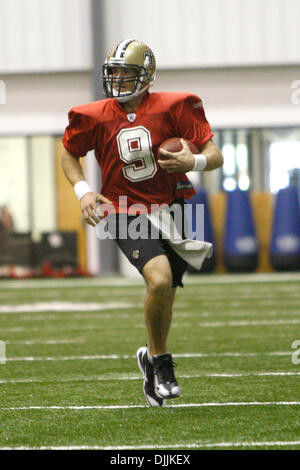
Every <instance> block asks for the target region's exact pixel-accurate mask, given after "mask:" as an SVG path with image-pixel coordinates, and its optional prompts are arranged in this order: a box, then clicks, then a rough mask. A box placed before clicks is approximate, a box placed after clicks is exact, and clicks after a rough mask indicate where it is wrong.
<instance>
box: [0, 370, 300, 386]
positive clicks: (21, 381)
mask: <svg viewBox="0 0 300 470" xmlns="http://www.w3.org/2000/svg"><path fill="white" fill-rule="evenodd" d="M298 375H300V372H249V373H248V372H247V373H239V374H227V373H220V374H217V373H211V374H194V375H177V377H178V378H179V379H200V378H205V377H214V378H236V377H279V376H280V377H292V376H298ZM123 380H124V381H127V380H128V381H130V380H143V378H142V377H141V376H133V375H131V376H120V375H118V376H117V375H115V376H109V377H104V376H102V377H101V376H100V377H93V376H91V377H73V378H72V377H70V378H66V379H56V378H52V379H49V380H47V379H8V380H5V379H0V384H26V383H49V382H54V383H61V382H106V381H108V382H110V381H112V382H114V381H123Z"/></svg>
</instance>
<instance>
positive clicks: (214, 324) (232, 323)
mask: <svg viewBox="0 0 300 470" xmlns="http://www.w3.org/2000/svg"><path fill="white" fill-rule="evenodd" d="M85 318H86V317H85ZM99 320H101V317H99ZM299 324H300V319H289V320H286V319H283V320H245V321H243V320H242V321H222V322H198V323H197V324H195V323H193V324H191V323H190V324H189V323H184V324H182V323H178V324H176V323H174V324H173V325H172V328H190V327H193V328H195V326H198V327H199V328H219V327H232V326H237V327H241V326H265V325H299ZM102 328H104V326H103V325H101V324H98V325H80V326H77V327H76V326H65V325H64V326H63V327H62V328H61V329H62V330H63V331H67V330H71V331H84V330H99V329H102ZM105 328H112V329H116V326H115V324H112V325H111V326H106V327H105ZM127 328H128V325H127V324H126V323H124V324H122V325H118V326H117V329H127ZM130 328H145V326H144V324H136V325H131V326H130ZM1 331H3V332H4V331H5V332H18V331H19V332H22V331H26V332H28V331H30V332H33V331H57V327H48V326H44V327H30V329H29V328H28V327H22V326H14V327H6V326H4V327H1Z"/></svg>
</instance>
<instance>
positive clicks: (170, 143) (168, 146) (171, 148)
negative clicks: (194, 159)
mask: <svg viewBox="0 0 300 470" xmlns="http://www.w3.org/2000/svg"><path fill="white" fill-rule="evenodd" d="M184 140H185V139H184ZM185 142H186V143H187V145H188V146H189V149H190V151H191V152H192V153H200V152H199V149H198V148H197V147H196V145H195V144H193V142H191V141H190V140H185ZM182 148H183V147H182V143H181V139H180V137H171V138H170V139H167V140H165V141H164V142H163V143H162V144H160V146H159V149H158V156H159V159H160V160H166V159H167V158H168V157H166V156H165V155H163V154H162V153H161V152H160V149H164V150H167V151H168V152H180V150H182Z"/></svg>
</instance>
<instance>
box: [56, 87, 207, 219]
mask: <svg viewBox="0 0 300 470" xmlns="http://www.w3.org/2000/svg"><path fill="white" fill-rule="evenodd" d="M212 136H213V133H212V131H211V128H210V125H209V123H208V122H207V120H206V117H205V112H204V109H203V106H202V101H201V99H200V98H199V97H198V96H196V95H192V94H189V93H165V92H162V93H146V95H145V97H144V99H143V101H142V103H141V104H140V106H139V107H138V109H137V111H136V112H135V113H128V112H127V111H125V109H124V108H123V107H122V106H121V105H120V104H119V103H118V102H117V101H116V100H115V99H114V98H110V99H105V100H101V101H95V102H92V103H89V104H86V105H81V106H75V107H74V108H72V109H71V111H70V112H69V125H68V127H67V128H66V130H65V134H64V137H63V144H64V146H65V148H66V149H67V151H68V152H69V153H71V154H72V155H76V156H85V155H86V154H87V152H88V151H90V150H94V151H95V156H96V159H97V161H98V164H99V166H100V168H101V172H102V189H101V194H103V195H104V196H105V197H106V198H108V199H109V200H111V201H112V202H113V205H114V207H115V210H116V212H125V211H126V212H129V213H130V209H129V207H130V206H131V205H132V204H143V205H144V206H146V208H147V210H149V209H151V204H163V203H166V204H168V205H169V204H171V203H172V202H173V201H174V200H175V199H177V198H179V197H181V196H183V197H185V198H186V199H189V198H190V197H191V196H193V195H194V194H195V191H194V189H193V186H192V184H191V183H190V181H189V180H188V178H187V176H186V175H185V174H184V173H167V171H166V170H163V169H162V168H161V167H160V166H159V165H158V163H157V160H158V155H157V151H158V148H159V146H160V144H161V143H162V142H164V141H165V140H166V139H168V138H170V137H182V138H184V139H186V140H190V141H192V142H193V143H194V144H195V145H196V146H197V147H198V148H199V149H201V147H202V146H203V145H204V144H205V143H206V142H207V141H208V140H209V139H211V137H212ZM120 196H127V205H128V210H127V209H126V208H125V209H123V208H122V207H119V197H120Z"/></svg>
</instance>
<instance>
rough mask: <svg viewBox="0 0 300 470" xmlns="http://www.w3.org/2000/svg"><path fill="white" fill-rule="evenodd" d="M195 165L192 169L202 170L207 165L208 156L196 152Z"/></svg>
mask: <svg viewBox="0 0 300 470" xmlns="http://www.w3.org/2000/svg"><path fill="white" fill-rule="evenodd" d="M193 155H194V157H195V165H194V168H193V169H192V171H202V170H204V168H205V167H206V165H207V158H206V156H205V155H204V154H203V153H196V154H195V153H194V154H193Z"/></svg>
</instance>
